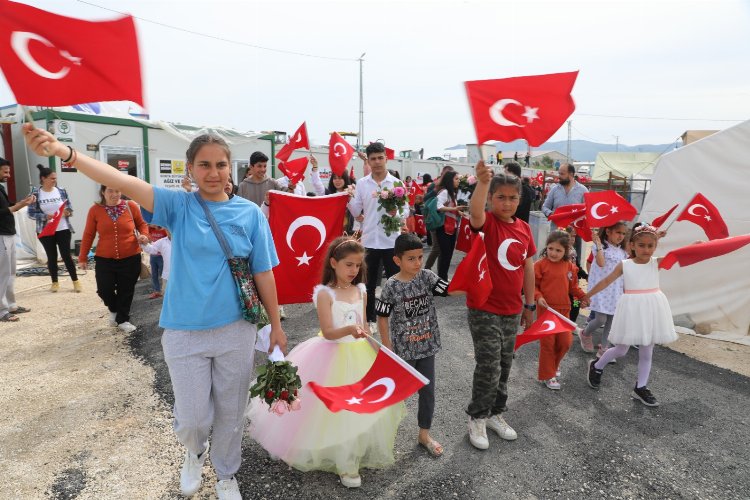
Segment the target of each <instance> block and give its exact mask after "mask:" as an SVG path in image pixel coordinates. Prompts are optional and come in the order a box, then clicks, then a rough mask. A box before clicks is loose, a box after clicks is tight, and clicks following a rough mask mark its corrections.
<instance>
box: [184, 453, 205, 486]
mask: <svg viewBox="0 0 750 500" xmlns="http://www.w3.org/2000/svg"><path fill="white" fill-rule="evenodd" d="M206 457H208V448H206V451H204V452H203V454H202V455H201V456H196V455H193V454H192V453H190V452H189V451H185V461H184V462H182V470H181V471H180V492H181V493H182V494H183V495H184V496H186V497H190V496H193V495H195V494H196V492H197V491H198V490H199V489H201V482H202V481H203V463H204V462H205V461H206Z"/></svg>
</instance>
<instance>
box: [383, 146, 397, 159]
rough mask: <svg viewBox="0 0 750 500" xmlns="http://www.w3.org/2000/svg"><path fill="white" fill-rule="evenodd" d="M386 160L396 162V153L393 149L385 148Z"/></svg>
mask: <svg viewBox="0 0 750 500" xmlns="http://www.w3.org/2000/svg"><path fill="white" fill-rule="evenodd" d="M385 158H386V159H387V160H395V159H396V151H395V150H393V149H391V148H385Z"/></svg>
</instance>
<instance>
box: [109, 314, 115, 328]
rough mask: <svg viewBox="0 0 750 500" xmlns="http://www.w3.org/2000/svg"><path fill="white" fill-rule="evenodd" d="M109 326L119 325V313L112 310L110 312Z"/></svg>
mask: <svg viewBox="0 0 750 500" xmlns="http://www.w3.org/2000/svg"><path fill="white" fill-rule="evenodd" d="M109 326H117V313H116V312H115V313H113V312H111V311H110V313H109Z"/></svg>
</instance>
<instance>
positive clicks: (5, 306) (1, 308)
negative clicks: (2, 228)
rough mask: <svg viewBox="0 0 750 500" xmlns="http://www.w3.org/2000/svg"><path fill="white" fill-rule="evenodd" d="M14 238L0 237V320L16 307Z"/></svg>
mask: <svg viewBox="0 0 750 500" xmlns="http://www.w3.org/2000/svg"><path fill="white" fill-rule="evenodd" d="M15 281H16V236H15V235H13V234H10V235H5V234H2V235H0V318H2V317H3V316H5V315H6V314H8V312H9V311H10V310H11V309H15V307H16V294H15V292H14V291H13V285H14V284H15Z"/></svg>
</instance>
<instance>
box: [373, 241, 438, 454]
mask: <svg viewBox="0 0 750 500" xmlns="http://www.w3.org/2000/svg"><path fill="white" fill-rule="evenodd" d="M423 253H424V252H423V250H422V242H421V241H420V240H419V238H417V237H416V236H415V235H414V234H402V235H400V236H399V237H398V238H396V243H395V247H394V257H393V260H394V262H395V263H396V265H397V266H398V267H399V268H400V271H399V272H398V273H397V274H395V275H393V276H392V277H391V278H390V279H388V281H386V282H385V284H384V285H383V288H382V291H381V292H380V298H379V299H378V300H377V301H376V303H375V314H377V315H378V330H379V331H380V337H381V339H382V342H383V344H384V345H385V346H386V347H388V348H390V349H392V350H393V351H394V352H395V353H396V354H398V355H399V356H401V357H402V358H403V359H404V360H405V361H406V362H407V363H409V364H410V365H412V366H413V367H414V368H416V370H417V371H418V372H419V373H421V374H422V375H424V376H425V377H427V378H428V379H429V380H430V383H429V384H427V385H426V386H424V387H422V388H421V389H420V390H419V410H418V412H417V422H418V424H419V444H421V445H422V446H424V447H425V448H426V449H427V451H429V452H430V454H432V455H433V456H436V457H437V456H440V455H442V454H443V446H442V445H441V444H440V443H438V442H437V441H435V440H434V439H432V437H430V432H429V431H430V427H431V425H432V416H433V413H434V411H435V354H437V352H438V351H439V350H440V330H439V328H438V323H437V312H436V310H435V302H434V299H433V296H435V295H439V296H441V297H445V296H446V295H447V291H448V282H447V281H445V280H442V279H440V278H439V277H438V276H437V275H436V274H435V273H433V272H432V271H428V270H424V269H422V257H423Z"/></svg>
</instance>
